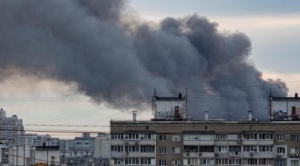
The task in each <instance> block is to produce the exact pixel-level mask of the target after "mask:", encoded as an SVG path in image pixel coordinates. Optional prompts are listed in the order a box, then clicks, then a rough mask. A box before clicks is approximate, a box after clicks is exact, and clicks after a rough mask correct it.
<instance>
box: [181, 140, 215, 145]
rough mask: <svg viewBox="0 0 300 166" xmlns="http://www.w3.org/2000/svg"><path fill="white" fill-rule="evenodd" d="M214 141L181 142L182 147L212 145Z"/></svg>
mask: <svg viewBox="0 0 300 166" xmlns="http://www.w3.org/2000/svg"><path fill="white" fill-rule="evenodd" d="M214 144H215V140H183V145H205V146H209V145H214Z"/></svg>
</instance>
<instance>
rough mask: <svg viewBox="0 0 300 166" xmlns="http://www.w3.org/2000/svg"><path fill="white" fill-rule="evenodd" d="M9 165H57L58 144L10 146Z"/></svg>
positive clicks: (58, 160)
mask: <svg viewBox="0 0 300 166" xmlns="http://www.w3.org/2000/svg"><path fill="white" fill-rule="evenodd" d="M9 165H12V166H17V165H28V166H33V165H49V166H59V165H60V158H59V147H58V146H46V145H44V146H36V147H33V146H32V147H30V146H25V147H24V146H11V147H9Z"/></svg>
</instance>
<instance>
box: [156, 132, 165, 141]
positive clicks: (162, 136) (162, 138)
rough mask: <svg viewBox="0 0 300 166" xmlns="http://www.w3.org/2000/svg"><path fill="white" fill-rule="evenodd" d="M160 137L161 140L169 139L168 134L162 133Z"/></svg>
mask: <svg viewBox="0 0 300 166" xmlns="http://www.w3.org/2000/svg"><path fill="white" fill-rule="evenodd" d="M158 139H159V140H160V141H166V140H167V135H166V134H160V135H159V138H158Z"/></svg>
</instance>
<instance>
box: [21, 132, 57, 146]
mask: <svg viewBox="0 0 300 166" xmlns="http://www.w3.org/2000/svg"><path fill="white" fill-rule="evenodd" d="M25 144H26V146H43V145H46V146H59V138H52V137H51V135H49V134H47V135H38V134H25Z"/></svg>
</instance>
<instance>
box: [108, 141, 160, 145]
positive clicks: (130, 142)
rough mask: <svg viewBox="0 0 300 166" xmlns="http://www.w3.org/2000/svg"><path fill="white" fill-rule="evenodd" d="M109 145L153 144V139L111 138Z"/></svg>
mask: <svg viewBox="0 0 300 166" xmlns="http://www.w3.org/2000/svg"><path fill="white" fill-rule="evenodd" d="M111 145H155V140H140V141H136V140H135V141H124V140H111Z"/></svg>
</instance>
